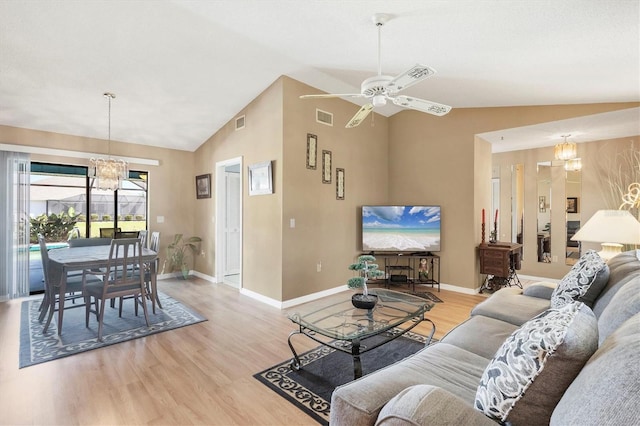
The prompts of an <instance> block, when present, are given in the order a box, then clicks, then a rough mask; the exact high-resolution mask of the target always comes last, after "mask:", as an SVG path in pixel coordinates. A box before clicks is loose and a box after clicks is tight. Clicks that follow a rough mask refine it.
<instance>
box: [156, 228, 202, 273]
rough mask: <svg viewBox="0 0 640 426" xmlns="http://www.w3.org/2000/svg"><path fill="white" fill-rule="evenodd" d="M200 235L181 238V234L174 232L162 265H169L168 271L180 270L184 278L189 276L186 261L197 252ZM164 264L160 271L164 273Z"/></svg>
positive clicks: (200, 239)
mask: <svg viewBox="0 0 640 426" xmlns="http://www.w3.org/2000/svg"><path fill="white" fill-rule="evenodd" d="M201 241H202V238H200V237H190V238H188V239H183V238H182V234H176V236H175V237H174V239H173V242H172V243H171V244H169V245H168V246H167V258H166V259H165V261H164V262H165V264H164V266H166V265H167V262H168V266H169V272H173V271H176V270H178V269H179V270H180V271H181V272H182V277H183V278H184V279H185V280H186V279H187V277H188V276H189V269H190V268H189V264H188V263H187V261H188V259H189V257H190V256H193V255H195V254H196V253H197V252H198V249H199V246H200V242H201ZM164 266H163V267H162V270H163V271H162V272H163V273H164Z"/></svg>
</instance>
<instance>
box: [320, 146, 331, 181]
mask: <svg viewBox="0 0 640 426" xmlns="http://www.w3.org/2000/svg"><path fill="white" fill-rule="evenodd" d="M322 183H331V151H327V150H325V149H323V150H322Z"/></svg>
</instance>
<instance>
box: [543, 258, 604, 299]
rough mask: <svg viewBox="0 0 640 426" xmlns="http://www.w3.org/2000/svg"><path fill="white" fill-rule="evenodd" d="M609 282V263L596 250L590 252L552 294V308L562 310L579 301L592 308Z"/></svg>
mask: <svg viewBox="0 0 640 426" xmlns="http://www.w3.org/2000/svg"><path fill="white" fill-rule="evenodd" d="M608 281H609V267H608V266H607V263H606V262H605V261H604V259H602V258H601V257H600V255H599V254H598V253H597V252H596V251H595V250H588V251H587V252H586V253H585V254H583V255H582V256H581V257H580V259H579V260H578V262H576V264H575V265H573V267H572V268H571V270H570V271H569V272H568V273H567V275H565V276H564V278H562V280H561V281H560V283H559V284H558V287H557V288H556V289H555V290H554V291H553V293H552V294H551V307H552V308H560V307H561V306H564V305H565V304H567V303H572V302H574V301H576V300H578V301H581V302H584V303H585V304H586V305H587V306H589V307H590V308H591V307H593V304H594V302H595V300H596V298H597V297H598V296H599V295H600V293H601V292H602V290H603V289H604V287H605V286H606V285H607V282H608Z"/></svg>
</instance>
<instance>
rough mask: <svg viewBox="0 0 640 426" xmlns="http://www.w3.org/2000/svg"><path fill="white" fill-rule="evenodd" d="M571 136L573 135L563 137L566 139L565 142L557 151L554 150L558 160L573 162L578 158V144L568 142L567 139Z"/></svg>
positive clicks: (560, 144) (557, 147)
mask: <svg viewBox="0 0 640 426" xmlns="http://www.w3.org/2000/svg"><path fill="white" fill-rule="evenodd" d="M569 136H571V135H562V137H563V138H564V142H563V143H559V144H557V145H556V147H555V149H554V150H553V153H554V156H555V158H556V160H563V161H567V160H573V159H574V158H576V157H577V156H578V150H577V147H576V144H575V143H573V142H569V141H567V138H568V137H569Z"/></svg>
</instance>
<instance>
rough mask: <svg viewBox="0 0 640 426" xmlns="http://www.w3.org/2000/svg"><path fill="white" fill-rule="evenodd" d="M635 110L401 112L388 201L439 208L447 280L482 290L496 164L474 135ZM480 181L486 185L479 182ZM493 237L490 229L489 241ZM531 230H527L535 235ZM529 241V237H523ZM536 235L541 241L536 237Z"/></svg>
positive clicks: (392, 125) (393, 133)
mask: <svg viewBox="0 0 640 426" xmlns="http://www.w3.org/2000/svg"><path fill="white" fill-rule="evenodd" d="M637 105H638V104H637V103H619V104H591V105H554V106H533V107H531V106H527V107H505V108H468V109H465V108H458V109H454V110H453V111H451V112H450V113H449V114H447V115H446V116H444V117H433V116H430V115H428V114H422V113H419V112H416V111H411V110H406V111H403V112H400V113H398V114H396V115H394V116H393V117H391V118H390V120H389V202H391V203H424V204H440V205H441V206H442V251H441V252H440V255H441V257H442V259H441V269H442V274H441V281H442V282H443V283H446V284H451V285H455V286H458V287H462V288H466V289H469V290H472V289H477V288H478V287H479V282H480V279H481V277H480V276H479V274H478V264H477V255H476V247H477V244H478V243H479V242H480V238H481V235H480V220H481V218H480V215H481V210H482V208H485V209H486V210H487V212H489V211H490V210H491V191H490V185H491V183H490V177H491V175H492V166H491V156H488V155H487V152H486V147H484V146H483V145H482V144H477V141H476V140H475V135H476V134H478V133H483V132H489V131H495V130H500V129H508V128H512V127H520V126H525V125H532V124H539V123H543V122H547V121H555V120H561V119H566V118H572V117H578V116H583V115H590V114H596V113H600V112H606V111H613V110H617V109H624V108H631V107H636V106H637ZM545 159H549V156H548V155H547V156H546V157H545ZM484 168H486V170H484ZM528 169H530V168H528ZM525 173H528V172H527V170H525ZM477 179H482V180H485V181H486V183H483V182H476V180H477ZM525 204H527V203H526V202H525ZM529 204H531V203H529ZM499 219H500V223H501V225H499V228H500V229H503V228H502V220H503V219H504V215H500V217H499ZM487 220H489V219H487ZM488 232H489V230H488V229H487V238H488ZM533 232H534V230H533V229H530V230H529V233H530V234H531V233H533ZM531 238H532V236H531V235H527V234H526V232H525V239H531ZM533 238H534V241H535V233H533ZM551 272H555V271H551Z"/></svg>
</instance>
